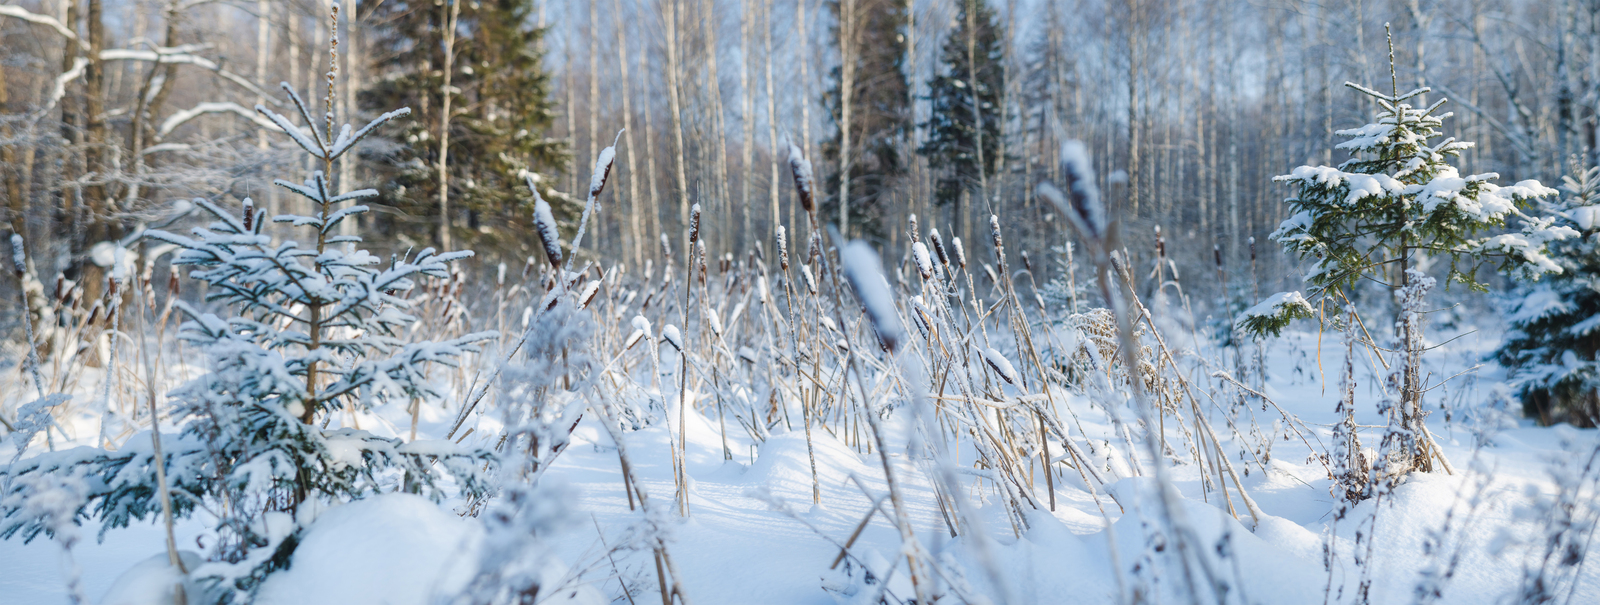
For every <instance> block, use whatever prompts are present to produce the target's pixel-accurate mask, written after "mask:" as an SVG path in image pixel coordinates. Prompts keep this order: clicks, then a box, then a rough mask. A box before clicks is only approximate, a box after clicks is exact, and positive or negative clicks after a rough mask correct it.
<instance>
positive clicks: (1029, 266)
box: [1018, 250, 1033, 273]
mask: <svg viewBox="0 0 1600 605" xmlns="http://www.w3.org/2000/svg"><path fill="white" fill-rule="evenodd" d="M1018 255H1020V256H1021V257H1022V268H1023V269H1027V270H1028V272H1029V273H1032V272H1033V262H1032V261H1030V260H1028V251H1027V250H1022V251H1020V252H1018Z"/></svg>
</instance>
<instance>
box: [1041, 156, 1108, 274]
mask: <svg viewBox="0 0 1600 605" xmlns="http://www.w3.org/2000/svg"><path fill="white" fill-rule="evenodd" d="M1061 168H1062V173H1063V175H1064V176H1065V179H1066V180H1065V183H1064V185H1065V186H1066V188H1067V190H1066V191H1065V192H1063V191H1061V190H1060V189H1057V188H1056V187H1055V185H1052V184H1050V183H1048V182H1045V183H1039V188H1038V190H1039V195H1040V196H1043V197H1044V198H1045V199H1046V200H1048V201H1049V202H1050V203H1052V204H1055V206H1056V209H1057V210H1060V211H1061V213H1062V214H1064V215H1066V217H1067V220H1068V221H1069V222H1071V223H1072V226H1073V227H1074V228H1076V229H1077V230H1078V233H1079V234H1081V235H1082V236H1083V238H1084V239H1085V240H1088V241H1090V242H1093V243H1094V247H1096V248H1100V247H1102V246H1103V243H1102V242H1104V241H1105V239H1106V213H1105V207H1104V206H1103V205H1102V204H1101V202H1100V189H1099V186H1098V185H1096V184H1095V177H1094V164H1093V163H1092V162H1091V161H1090V160H1089V150H1088V148H1087V147H1085V146H1084V144H1083V142H1082V141H1076V140H1073V141H1067V142H1066V143H1062V145H1061Z"/></svg>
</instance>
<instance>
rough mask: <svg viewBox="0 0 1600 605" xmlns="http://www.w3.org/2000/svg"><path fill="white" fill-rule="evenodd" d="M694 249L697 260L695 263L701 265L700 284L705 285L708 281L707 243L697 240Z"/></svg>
mask: <svg viewBox="0 0 1600 605" xmlns="http://www.w3.org/2000/svg"><path fill="white" fill-rule="evenodd" d="M694 251H695V261H696V262H695V264H696V265H699V267H700V285H702V286H703V285H705V283H706V243H705V242H695V243H694Z"/></svg>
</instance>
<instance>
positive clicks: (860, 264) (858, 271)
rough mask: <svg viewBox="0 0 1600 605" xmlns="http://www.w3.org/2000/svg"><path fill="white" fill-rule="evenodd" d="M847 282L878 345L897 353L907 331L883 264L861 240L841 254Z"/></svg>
mask: <svg viewBox="0 0 1600 605" xmlns="http://www.w3.org/2000/svg"><path fill="white" fill-rule="evenodd" d="M839 256H840V263H841V265H842V266H841V268H842V269H843V270H844V278H845V279H846V280H848V281H849V282H850V287H851V288H852V289H854V290H855V293H856V297H857V298H859V299H860V300H861V306H862V307H863V308H864V309H865V310H866V315H867V319H868V320H869V321H871V322H872V329H873V331H875V332H877V334H878V342H880V343H882V344H883V346H884V348H885V349H887V350H888V351H889V352H890V353H893V352H894V351H895V349H896V348H898V347H899V346H900V341H901V340H903V339H904V338H905V328H904V327H903V326H902V325H901V324H900V315H899V313H897V312H895V308H894V296H893V294H891V293H890V292H889V282H888V281H886V280H885V279H884V278H883V262H882V261H880V260H879V259H878V253H877V252H876V251H874V250H873V249H872V246H871V245H869V244H867V243H866V242H864V241H861V240H855V241H852V242H850V243H849V244H846V245H845V247H844V249H843V250H841V251H840V252H839Z"/></svg>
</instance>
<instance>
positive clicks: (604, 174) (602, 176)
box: [589, 130, 622, 200]
mask: <svg viewBox="0 0 1600 605" xmlns="http://www.w3.org/2000/svg"><path fill="white" fill-rule="evenodd" d="M617 138H618V139H621V138H622V131H620V130H619V131H617ZM616 161H617V142H616V141H615V140H613V141H611V146H610V147H607V148H605V149H602V150H600V157H598V158H595V161H594V174H593V175H592V176H590V177H589V199H591V200H593V199H599V198H600V192H601V191H604V190H605V188H606V179H608V178H611V165H612V164H615V163H616Z"/></svg>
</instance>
